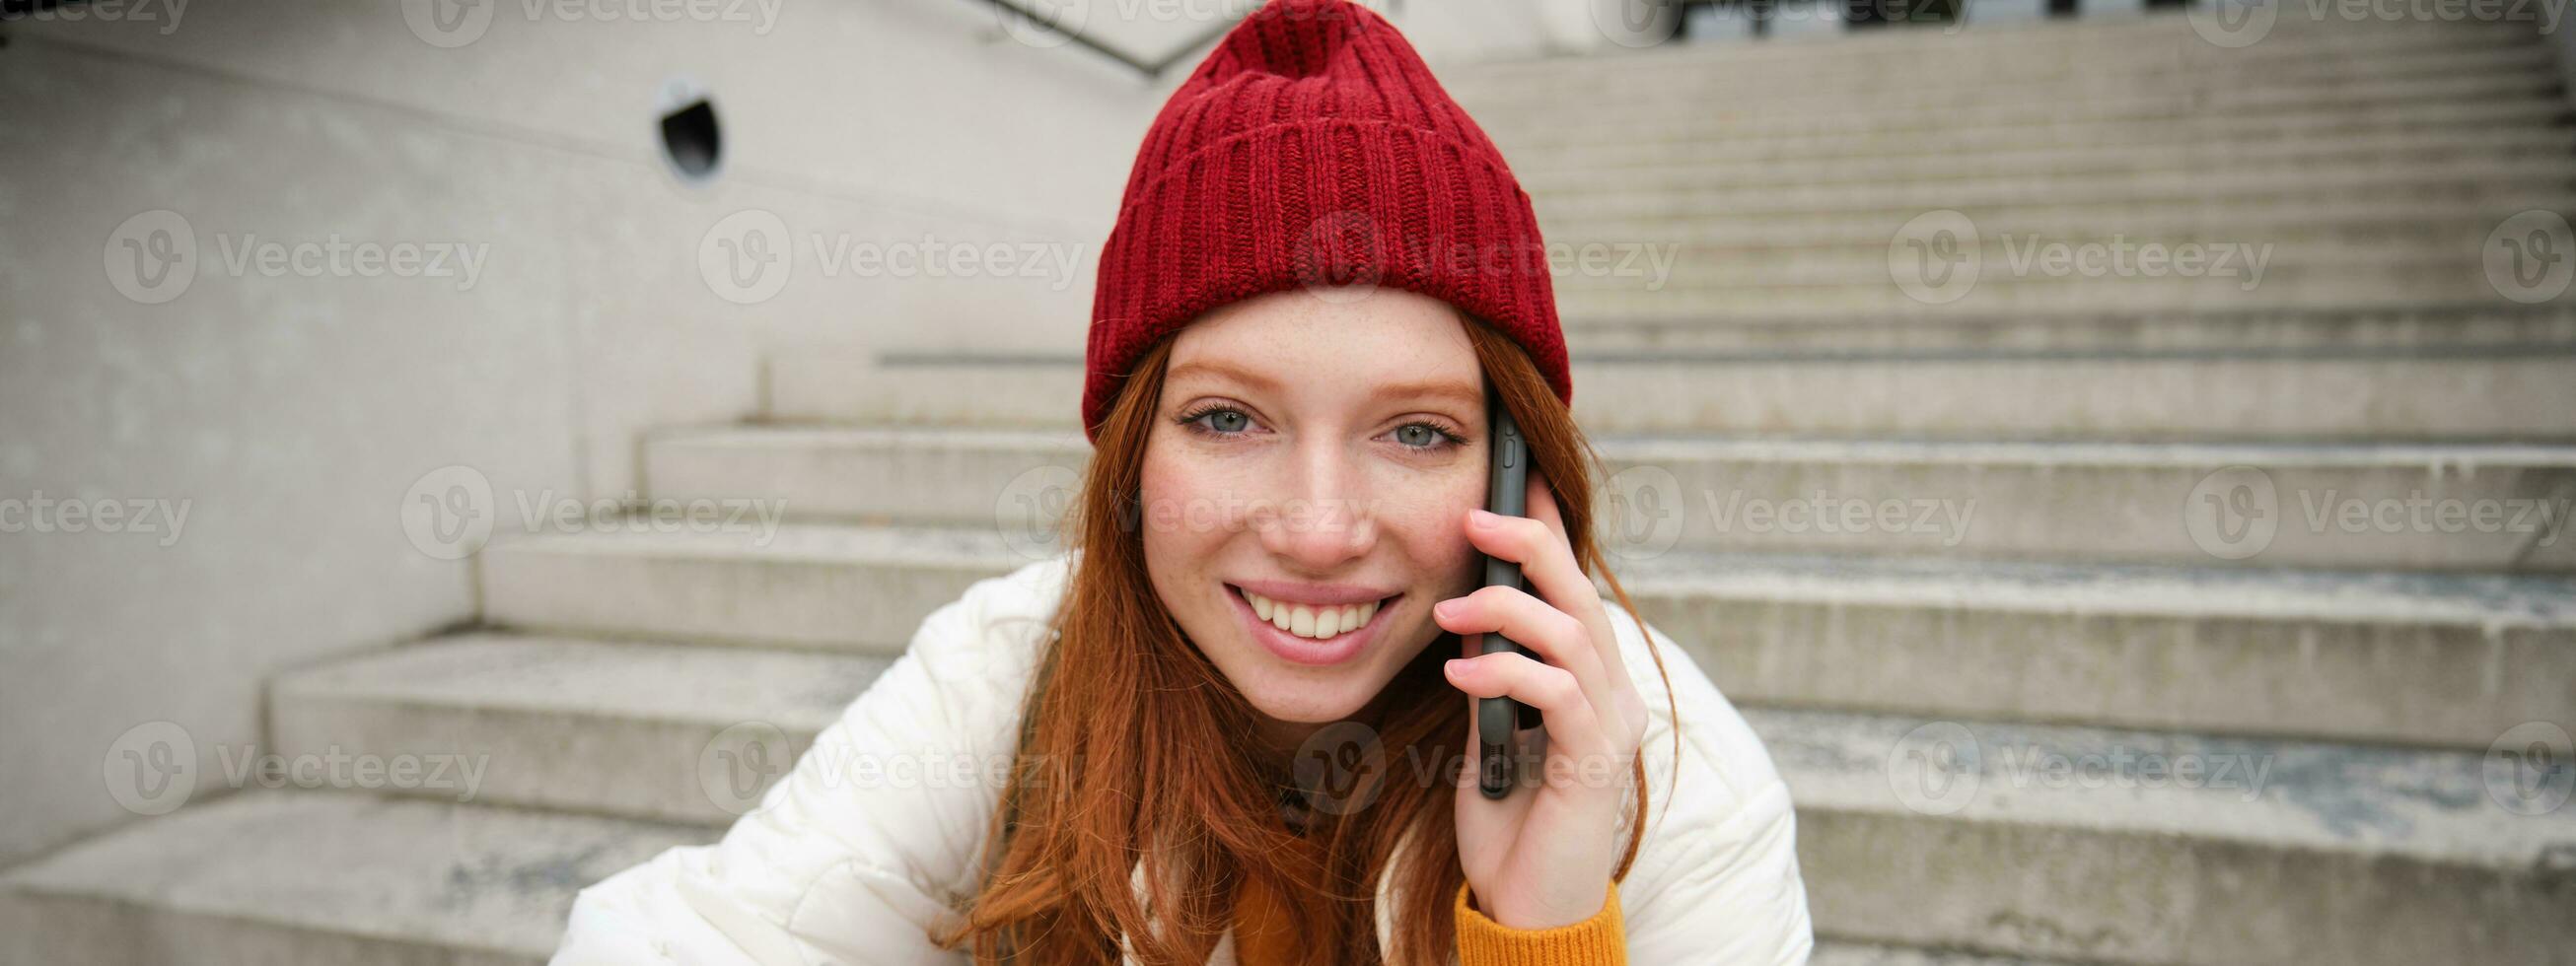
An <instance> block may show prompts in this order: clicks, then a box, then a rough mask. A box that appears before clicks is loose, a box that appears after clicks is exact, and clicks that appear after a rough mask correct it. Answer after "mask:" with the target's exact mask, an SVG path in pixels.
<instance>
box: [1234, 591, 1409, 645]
mask: <svg viewBox="0 0 2576 966" xmlns="http://www.w3.org/2000/svg"><path fill="white" fill-rule="evenodd" d="M1243 599H1244V600H1247V601H1250V602H1252V616H1254V617H1257V618H1260V619H1262V620H1265V621H1268V622H1270V625H1271V626H1273V627H1276V628H1279V629H1280V630H1283V631H1287V632H1288V633H1291V634H1295V635H1297V636H1299V637H1312V638H1318V639H1320V638H1327V637H1333V636H1335V635H1338V634H1341V633H1344V632H1346V631H1350V630H1354V629H1357V628H1359V627H1360V626H1362V625H1365V624H1367V623H1368V622H1369V620H1370V619H1371V618H1374V617H1376V616H1377V608H1378V605H1379V604H1382V603H1385V602H1384V601H1370V602H1368V603H1365V604H1352V605H1349V606H1346V607H1323V608H1316V607H1311V606H1308V605H1305V604H1290V603H1284V602H1281V601H1275V600H1271V599H1270V598H1268V597H1263V596H1261V595H1260V594H1256V593H1253V592H1251V591H1249V590H1247V591H1244V592H1243Z"/></svg>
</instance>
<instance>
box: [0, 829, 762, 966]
mask: <svg viewBox="0 0 2576 966" xmlns="http://www.w3.org/2000/svg"><path fill="white" fill-rule="evenodd" d="M714 838H715V836H714V834H713V832H712V831H710V830H707V829H698V828H683V827H675V826H667V825H656V824H651V823H639V822H631V821H622V820H617V819H606V818H595V817H589V816H577V815H563V814H552V813H545V812H529V811H519V810H514V809H501V808H489V807H482V806H473V805H458V804H455V803H452V802H449V803H441V802H433V801H418V800H402V799H382V798H376V797H373V796H367V795H356V794H348V793H336V792H312V791H292V792H270V791H251V792H244V793H241V794H235V795H229V796H226V797H224V798H222V799H220V800H215V801H209V802H204V803H200V804H196V805H191V806H188V807H186V808H182V809H180V810H179V811H176V812H173V813H170V814H169V815H165V816H161V817H159V818H153V819H147V820H144V821H141V822H137V823H135V824H133V825H131V826H128V827H126V828H124V829H121V830H118V831H115V832H111V833H108V834H105V835H101V836H98V837H96V838H93V839H90V840H88V841H86V842H82V843H79V844H77V845H74V846H72V847H70V848H68V849H64V850H62V851H60V852H57V853H54V854H53V855H50V856H47V857H45V858H43V859H39V860H36V861H33V862H29V863H26V864H24V865H20V866H17V867H15V868H12V869H10V870H9V871H8V872H7V873H6V874H0V959H5V960H6V961H8V962H12V963H47V964H53V966H81V964H92V963H95V964H102V966H105V964H116V966H126V964H133V963H263V964H276V966H346V964H349V963H400V964H430V963H440V964H455V966H500V964H514V966H533V964H537V963H542V962H544V961H545V960H546V958H547V957H548V956H549V955H551V954H552V953H553V951H554V947H555V944H556V942H557V940H558V939H560V938H561V936H562V934H563V926H564V917H565V916H566V915H567V914H569V913H570V911H571V909H572V900H573V894H574V893H575V892H577V891H579V890H580V889H581V888H582V887H583V886H586V885H589V884H590V883H593V882H596V881H598V880H600V879H603V878H606V877H608V875H610V874H611V873H614V872H617V871H618V870H620V869H623V868H625V867H627V866H630V865H634V864H636V863H638V862H642V861H644V860H645V859H648V858H651V857H652V856H654V855H655V854H658V853H660V852H661V851H662V850H663V849H666V848H670V847H672V846H675V845H688V844H695V843H698V842H704V841H711V840H713V839H714Z"/></svg>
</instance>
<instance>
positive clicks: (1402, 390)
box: [1163, 361, 1485, 406]
mask: <svg viewBox="0 0 2576 966" xmlns="http://www.w3.org/2000/svg"><path fill="white" fill-rule="evenodd" d="M1195 375H1208V376H1214V377H1217V378H1220V379H1232V380H1234V381H1236V382H1240V383H1243V384H1244V385H1247V386H1251V387H1252V388H1254V389H1259V390H1262V391H1264V392H1277V391H1279V382H1278V380H1275V379H1272V378H1270V377H1268V376H1264V375H1262V374H1260V373H1257V372H1253V371H1251V370H1249V369H1245V368H1243V367H1241V366H1237V365H1235V364H1233V363H1230V362H1198V361H1192V362H1184V363H1182V364H1180V365H1177V366H1173V367H1172V369H1171V371H1169V372H1166V373H1164V374H1163V379H1164V380H1165V381H1167V382H1179V381H1180V380H1181V379H1182V378H1184V377H1187V376H1195ZM1416 396H1431V397H1438V398H1442V399H1449V400H1453V401H1456V402H1459V403H1462V404H1465V405H1468V406H1475V405H1478V404H1481V403H1483V402H1484V401H1485V394H1484V392H1483V391H1482V390H1480V389H1478V388H1476V387H1474V386H1470V385H1468V384H1466V383H1462V382H1456V381H1452V380H1446V379H1424V380H1419V381H1415V382H1393V383H1387V384H1384V385H1381V386H1379V387H1378V388H1377V391H1376V393H1375V394H1374V398H1385V397H1408V398H1409V397H1416Z"/></svg>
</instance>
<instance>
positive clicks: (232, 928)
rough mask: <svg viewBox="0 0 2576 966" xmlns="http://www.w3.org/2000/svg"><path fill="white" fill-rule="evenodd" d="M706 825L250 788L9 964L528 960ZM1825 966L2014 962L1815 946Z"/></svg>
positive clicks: (168, 830) (153, 831)
mask: <svg viewBox="0 0 2576 966" xmlns="http://www.w3.org/2000/svg"><path fill="white" fill-rule="evenodd" d="M715 837H716V833H715V831H714V830H712V829H698V828H684V827H673V826H667V825H658V824H653V823H642V822H631V821H622V820H617V819H607V818H594V817H586V816H570V815H559V814H548V813H542V812H530V811H521V810H516V809H505V808H492V807H478V806H469V805H454V804H439V803H434V802H420V801H403V800H384V799H375V798H370V797H366V796H358V795H349V794H339V793H301V794H297V793H266V792H263V793H253V794H246V795H237V796H232V797H230V798H228V799H225V800H223V801H219V802H212V803H208V804H205V805H203V806H199V807H193V808H189V809H185V810H183V811H180V812H178V813H175V814H172V815H170V816H167V817H164V818H161V819H156V820H153V821H149V822H144V823H139V824H137V825H135V826H133V827H131V828H128V829H124V830H122V831H118V832H113V833H109V834H107V835H104V836H100V837H98V838H96V839H93V840H91V841H89V842H85V843H82V844H80V845H77V846H74V847H73V848H71V849H69V850H66V851H64V852H62V853H60V854H57V855H55V856H52V857H50V858H47V859H43V860H40V861H37V862H34V863H30V864H28V865H25V866H21V867H19V868H17V869H14V870H12V871H11V872H10V873H8V874H7V875H5V876H0V952H5V953H6V954H7V960H8V961H9V962H13V963H47V964H52V966H87V964H99V966H111V964H112V966H128V964H134V963H263V964H277V966H346V964H350V963H389V964H390V963H402V964H429V963H441V964H454V966H505V964H506V966H536V964H540V963H543V962H545V961H546V959H547V958H548V957H549V956H551V955H552V954H553V952H554V948H555V946H556V944H557V943H558V942H560V941H561V939H562V936H563V928H564V918H565V916H567V915H568V914H569V913H570V911H571V908H572V901H573V896H574V894H575V893H577V892H578V891H579V890H581V889H582V888H584V887H586V886H588V885H590V884H592V883H594V882H597V881H599V880H600V879H604V878H606V877H607V876H609V875H610V874H612V873H615V872H617V871H619V870H621V869H623V868H624V867H626V866H628V865H632V864H634V863H637V862H641V861H643V860H645V859H648V858H651V857H652V856H654V855H655V854H658V853H659V852H661V851H662V850H663V849H666V848H670V847H672V846H678V845H695V844H702V843H704V842H708V841H713V840H714V839H715ZM1812 961H1813V962H1816V963H1820V964H1835V966H2007V964H2009V963H2018V962H2027V961H2022V960H2002V959H1987V958H1982V957H1974V956H1967V955H1961V954H1948V953H1927V952H1922V951H1918V950H1911V949H1905V948H1902V947H1894V946H1887V945H1881V944H1871V943H1841V942H1834V941H1830V940H1828V941H1823V942H1819V943H1818V944H1817V946H1816V953H1815V957H1814V959H1813V960H1812Z"/></svg>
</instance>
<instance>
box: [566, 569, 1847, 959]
mask: <svg viewBox="0 0 2576 966" xmlns="http://www.w3.org/2000/svg"><path fill="white" fill-rule="evenodd" d="M1070 566H1071V558H1069V557H1067V556H1064V555H1058V556H1056V557H1053V558H1050V559H1047V560H1042V561H1039V562H1037V563H1032V564H1029V565H1027V566H1024V567H1021V568H1020V569H1019V570H1017V571H1015V572H1013V573H1011V574H1009V575H1007V576H1002V577H994V578H990V579H986V580H983V581H979V582H977V583H976V584H975V585H974V586H973V587H971V588H969V589H968V590H967V591H966V593H965V594H964V596H962V597H961V598H959V599H958V600H956V601H953V602H951V603H949V604H946V605H944V606H942V607H940V608H939V609H938V610H937V611H935V612H933V613H932V614H931V615H930V616H929V617H928V618H927V619H925V620H924V621H923V622H922V625H921V628H920V630H919V631H918V632H916V633H915V634H914V636H913V639H912V643H911V646H910V647H909V648H908V649H907V650H906V651H905V652H904V655H903V656H902V658H900V659H899V660H897V661H895V662H894V664H893V666H891V667H890V668H888V669H887V670H886V672H885V674H884V675H883V676H881V677H880V678H879V679H878V680H877V681H876V682H875V683H874V684H872V685H870V686H869V688H868V690H867V692H866V693H865V694H862V695H860V696H859V697H858V699H857V700H855V701H853V702H851V703H850V705H849V707H848V709H847V710H845V711H843V712H842V714H841V718H840V720H839V721H838V722H836V723H834V724H833V725H832V726H830V727H829V728H827V729H825V730H824V731H823V732H822V733H821V734H820V735H819V736H817V737H816V739H815V742H814V745H813V747H811V748H809V749H807V750H806V752H805V753H804V755H803V756H802V757H800V758H799V759H798V761H797V764H796V767H795V768H794V769H793V770H792V771H790V772H789V774H788V775H787V776H786V777H785V778H783V779H782V780H780V781H779V783H778V784H777V785H776V786H774V787H772V788H770V789H769V790H768V791H767V793H766V794H764V795H763V797H762V799H761V802H760V806H759V807H758V808H756V809H754V810H752V811H751V812H749V813H746V814H745V815H743V817H742V818H741V819H740V820H739V821H736V822H735V823H734V825H733V827H732V829H730V830H729V831H727V832H726V833H725V836H724V839H723V840H722V841H720V842H717V843H715V844H713V845H702V846H688V847H681V848H674V849H670V850H668V851H665V852H663V853H662V854H661V855H659V856H656V857H654V858H653V859H652V860H650V861H647V862H645V863H644V864H642V865H638V866H635V867H634V868H631V869H627V870H625V871H623V872H619V873H618V874H616V875H614V876H610V877H609V878H607V879H606V880H603V881H601V882H599V883H598V884H596V885H593V886H591V887H590V888H588V889H584V890H582V892H581V895H580V897H579V899H578V900H577V901H576V902H575V903H574V904H573V910H572V919H571V922H570V925H569V930H568V932H567V933H566V934H565V936H564V939H563V945H562V946H561V947H560V948H559V949H558V950H557V951H556V953H555V957H554V963H555V964H556V966H584V964H593V963H600V964H607V963H616V964H633V963H724V964H748V963H757V964H773V966H786V964H795V966H806V964H818V963H852V964H869V966H897V964H941V966H953V964H958V963H964V962H967V961H968V957H967V956H966V955H965V953H964V952H962V951H947V950H941V949H939V948H937V947H935V946H933V945H932V944H931V943H930V941H929V939H928V938H927V933H928V931H929V930H930V929H931V928H932V927H934V926H937V925H943V924H946V923H948V922H952V921H954V920H955V917H956V915H957V914H956V912H955V909H956V908H958V907H960V906H962V905H963V902H964V900H965V898H966V897H968V896H969V895H971V894H972V893H973V891H974V888H975V885H976V883H975V874H976V870H977V869H978V867H979V864H980V862H981V861H982V855H981V854H980V853H981V850H982V846H983V844H984V838H985V830H986V827H987V822H988V821H989V820H990V819H991V818H992V816H993V809H994V808H996V807H998V804H999V801H1000V796H1001V790H1002V784H1001V778H1002V777H1003V776H1006V775H1007V774H1008V763H1009V761H1010V758H1011V754H1012V750H1013V748H1014V747H1015V745H1016V741H1017V731H1018V727H1019V719H1020V700H1021V697H1022V695H1023V694H1025V693H1026V691H1027V688H1028V686H1029V680H1030V676H1031V674H1032V673H1033V671H1034V670H1035V667H1036V660H1035V659H1036V656H1037V654H1038V652H1039V648H1040V647H1041V646H1043V644H1044V642H1046V641H1047V640H1048V639H1049V637H1050V635H1051V631H1050V629H1049V627H1048V625H1047V621H1048V619H1049V618H1050V617H1052V616H1053V614H1054V608H1055V604H1056V602H1057V600H1058V599H1059V598H1060V596H1061V595H1062V593H1063V589H1064V585H1065V579H1066V576H1067V575H1068V573H1069V568H1070ZM1608 610H1609V614H1610V619H1611V623H1612V625H1613V626H1614V627H1615V628H1616V629H1617V633H1618V636H1619V644H1620V647H1621V648H1623V649H1624V651H1625V653H1626V656H1627V666H1628V668H1629V673H1630V674H1631V675H1633V676H1635V677H1636V678H1637V688H1638V691H1639V693H1640V694H1642V695H1643V696H1644V697H1645V699H1646V706H1647V707H1648V708H1649V709H1650V710H1651V715H1652V721H1651V723H1650V724H1649V726H1648V729H1647V733H1646V738H1645V747H1644V750H1643V753H1642V754H1643V757H1644V758H1645V761H1646V774H1647V778H1648V781H1649V783H1650V785H1651V790H1652V797H1651V800H1650V811H1649V813H1648V816H1647V831H1646V841H1645V842H1644V843H1643V844H1642V845H1641V846H1640V847H1639V849H1638V853H1637V859H1636V864H1635V866H1634V867H1633V868H1631V869H1630V870H1629V874H1628V878H1627V880H1626V881H1625V882H1623V883H1621V884H1620V886H1619V903H1620V907H1621V916H1622V917H1623V919H1624V921H1625V925H1626V931H1627V935H1628V949H1629V957H1630V961H1632V962H1635V963H1639V964H1665V963H1690V964H1709V963H1764V964H1769V963H1800V962H1804V961H1805V960H1806V958H1807V954H1808V950H1809V947H1810V946H1811V945H1812V938H1811V933H1810V928H1809V924H1808V919H1807V901H1806V888H1805V886H1804V884H1803V883H1802V882H1801V881H1800V878H1799V874H1798V860H1797V853H1796V851H1795V848H1794V844H1795V843H1794V839H1795V831H1794V830H1795V823H1794V820H1793V818H1792V813H1791V811H1790V808H1789V792H1788V789H1787V788H1786V787H1785V786H1783V785H1782V784H1781V781H1780V777H1779V775H1778V774H1777V773H1776V772H1774V771H1773V769H1772V766H1771V759H1770V757H1769V756H1768V755H1767V754H1766V753H1765V752H1764V751H1763V748H1762V744H1761V742H1760V740H1759V739H1757V738H1756V737H1755V736H1754V734H1753V731H1752V729H1751V728H1749V727H1747V726H1746V725H1745V723H1744V719H1743V718H1742V717H1740V716H1738V715H1737V714H1736V711H1735V708H1734V706H1732V705H1730V704H1728V703H1727V701H1726V699H1725V698H1724V697H1723V696H1721V695H1719V694H1718V691H1717V688H1716V687H1714V686H1712V685H1711V684H1710V683H1709V680H1708V678H1707V677H1706V676H1705V675H1703V674H1701V673H1700V670H1699V666H1698V665H1697V664H1696V663H1694V662H1693V661H1692V660H1691V659H1690V657H1689V655H1687V654H1685V653H1683V651H1682V649H1681V648H1680V647H1678V646H1676V645H1675V644H1674V643H1673V642H1672V640H1671V638H1669V637H1666V636H1664V635H1663V633H1662V632H1661V631H1653V633H1654V634H1655V637H1656V641H1657V643H1658V646H1659V647H1660V648H1661V650H1662V653H1663V656H1664V662H1665V664H1666V666H1667V668H1668V669H1669V673H1670V674H1671V676H1672V682H1673V687H1674V689H1675V690H1676V692H1677V695H1676V699H1677V703H1678V706H1679V708H1680V711H1681V719H1682V739H1683V740H1682V744H1681V768H1680V772H1679V784H1678V785H1674V784H1671V783H1670V782H1671V781H1672V778H1673V774H1674V771H1673V750H1672V732H1671V728H1672V718H1671V713H1670V712H1669V710H1668V709H1667V706H1666V703H1665V696H1664V687H1663V681H1662V679H1661V678H1660V677H1658V676H1657V675H1656V674H1655V663H1654V660H1653V658H1652V657H1650V656H1649V655H1648V654H1647V652H1646V649H1645V647H1646V645H1645V640H1644V638H1643V636H1642V635H1641V634H1640V633H1639V627H1638V625H1637V623H1636V622H1635V621H1634V620H1631V619H1630V618H1629V617H1628V615H1627V612H1626V611H1625V610H1623V609H1621V608H1620V607H1619V606H1618V604H1617V602H1615V601H1613V602H1611V603H1610V606H1609V608H1608ZM1627 824H1628V823H1627V822H1625V821H1624V820H1623V822H1622V825H1623V828H1622V829H1621V832H1620V835H1621V837H1620V839H1619V845H1620V846H1621V847H1623V848H1624V847H1625V846H1626V844H1627V840H1628V838H1629V837H1630V836H1632V835H1633V834H1634V831H1635V830H1634V829H1633V828H1627V827H1625V826H1626V825H1627ZM1401 854H1404V853H1401V852H1400V853H1399V855H1401ZM1138 871H1139V873H1140V874H1141V872H1142V868H1141V866H1140V867H1139V870H1138ZM1392 878H1393V877H1392V876H1391V875H1390V876H1389V877H1387V878H1386V879H1381V880H1380V883H1379V902H1378V910H1379V913H1380V915H1379V921H1378V934H1379V946H1380V948H1381V950H1384V949H1387V948H1389V947H1390V946H1391V942H1392V940H1391V932H1392V930H1391V926H1392V922H1391V918H1392V916H1391V912H1392V910H1393V908H1394V904H1393V903H1392V902H1391V901H1389V900H1390V898H1391V895H1390V892H1389V883H1390V882H1391V880H1392ZM1139 885H1140V888H1141V881H1140V883H1139ZM1210 962H1211V963H1215V964H1220V966H1231V964H1233V962H1234V954H1233V942H1232V937H1231V936H1228V937H1226V939H1225V941H1224V942H1223V943H1222V944H1221V945H1220V946H1219V947H1218V949H1217V952H1216V955H1215V957H1214V958H1213V959H1211V960H1210Z"/></svg>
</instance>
